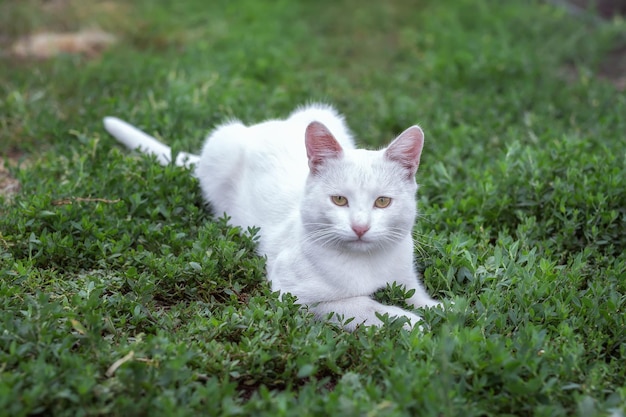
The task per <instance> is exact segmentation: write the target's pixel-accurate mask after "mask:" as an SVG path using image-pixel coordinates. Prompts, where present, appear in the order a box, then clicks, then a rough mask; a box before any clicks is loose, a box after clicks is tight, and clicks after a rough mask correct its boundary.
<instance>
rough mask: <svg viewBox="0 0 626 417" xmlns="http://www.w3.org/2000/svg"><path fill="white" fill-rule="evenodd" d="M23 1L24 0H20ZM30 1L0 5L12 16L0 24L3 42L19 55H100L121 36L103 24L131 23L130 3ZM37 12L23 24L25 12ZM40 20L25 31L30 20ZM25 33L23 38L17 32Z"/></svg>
mask: <svg viewBox="0 0 626 417" xmlns="http://www.w3.org/2000/svg"><path fill="white" fill-rule="evenodd" d="M20 1H22V0H20ZM24 1H28V2H29V3H28V4H22V5H21V6H20V7H18V6H19V5H16V4H15V3H14V5H13V6H11V4H10V3H9V4H4V5H1V6H0V13H1V12H2V10H4V13H7V14H8V15H9V16H11V15H15V17H16V19H14V20H13V21H14V22H15V23H14V26H15V27H13V28H11V27H9V26H10V25H11V23H10V22H13V21H12V20H8V21H7V22H5V23H6V24H7V27H6V28H4V29H5V30H2V28H0V44H2V45H3V46H4V47H5V50H6V51H8V53H9V54H10V55H12V56H14V57H17V58H30V59H48V58H52V57H54V56H57V55H59V54H79V55H83V56H86V57H88V58H93V57H97V56H98V55H100V53H101V52H102V51H104V50H105V49H106V48H108V47H109V46H111V45H112V44H114V43H115V42H116V41H117V36H115V35H114V34H113V33H111V32H109V31H105V30H102V29H100V28H101V27H103V26H104V27H114V28H116V27H119V26H120V25H122V26H126V25H128V19H129V17H128V16H129V13H128V9H129V7H130V6H129V4H127V3H126V2H121V1H112V0H24ZM25 13H26V16H30V15H32V16H34V17H30V18H29V19H27V20H25V21H24V23H23V24H21V23H20V22H21V20H20V19H25V18H24V16H25ZM33 21H37V22H39V23H38V25H37V26H36V27H31V28H30V30H29V29H27V31H26V32H24V31H23V29H20V28H23V27H24V26H26V27H28V26H30V22H33ZM27 23H29V24H27ZM18 34H19V35H23V36H20V37H19V38H17V37H16V35H18Z"/></svg>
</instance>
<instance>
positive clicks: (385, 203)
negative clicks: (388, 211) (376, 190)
mask: <svg viewBox="0 0 626 417" xmlns="http://www.w3.org/2000/svg"><path fill="white" fill-rule="evenodd" d="M389 204H391V198H389V197H378V198H377V199H376V201H374V206H375V207H377V208H387V207H389Z"/></svg>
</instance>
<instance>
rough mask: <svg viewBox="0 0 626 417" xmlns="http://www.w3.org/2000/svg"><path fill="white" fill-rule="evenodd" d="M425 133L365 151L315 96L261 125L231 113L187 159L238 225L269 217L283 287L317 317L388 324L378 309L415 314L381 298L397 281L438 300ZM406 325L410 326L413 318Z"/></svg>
mask: <svg viewBox="0 0 626 417" xmlns="http://www.w3.org/2000/svg"><path fill="white" fill-rule="evenodd" d="M104 124H105V127H106V129H107V130H108V131H109V133H111V134H112V135H113V136H115V137H116V138H117V139H118V140H119V141H121V142H122V143H124V144H125V145H126V146H128V147H129V148H131V149H137V148H140V149H141V150H142V151H143V152H146V153H151V154H154V155H156V156H157V158H158V160H159V162H161V163H163V164H167V163H169V161H170V160H171V149H170V148H169V147H167V146H165V145H163V144H161V143H160V142H158V141H157V140H156V139H154V138H152V137H150V136H148V135H146V134H145V133H143V132H141V131H139V130H137V129H135V128H134V127H132V126H130V125H128V124H127V123H125V122H123V121H121V120H119V119H116V118H113V117H107V118H105V119H104ZM423 140H424V136H423V133H422V130H421V129H420V128H419V127H418V126H412V127H410V128H408V129H407V130H405V131H404V132H403V133H402V134H401V135H400V136H398V137H397V138H396V139H395V140H394V141H393V142H392V143H391V144H390V145H389V146H388V147H387V148H386V149H384V150H380V151H369V150H363V149H355V146H354V141H353V139H352V136H351V134H350V132H349V130H348V128H347V126H346V124H345V122H344V120H343V118H342V117H341V116H339V115H338V114H337V112H336V111H335V110H334V109H333V108H331V107H329V106H325V105H320V104H314V105H309V106H306V107H303V108H300V109H297V110H296V111H295V112H293V113H292V114H291V115H290V116H289V118H287V119H286V120H270V121H266V122H263V123H259V124H256V125H252V126H245V125H244V124H243V123H241V122H239V121H231V122H228V123H225V124H223V125H221V126H219V127H217V128H216V129H215V130H214V131H213V133H211V135H209V137H208V139H207V140H206V143H205V145H204V148H203V149H202V153H201V155H200V156H196V155H191V154H186V153H181V154H179V155H178V158H177V160H176V163H177V164H178V165H188V166H190V165H196V168H195V175H196V176H197V177H198V179H199V181H200V186H201V188H202V193H203V195H204V197H205V198H206V200H207V201H208V202H209V203H210V205H211V207H212V209H213V212H214V213H215V214H216V215H221V214H223V213H226V214H227V215H228V216H230V222H231V224H233V225H235V226H241V227H242V228H244V229H246V228H248V227H250V226H259V227H260V243H259V252H260V254H262V255H266V256H267V275H268V279H269V280H270V281H271V285H272V289H273V290H274V291H280V292H281V293H291V294H292V295H294V296H296V297H297V299H298V302H299V303H301V304H304V305H306V306H308V309H309V311H311V312H313V313H314V314H315V316H317V317H318V318H324V317H327V316H330V315H331V313H335V314H334V315H333V318H332V319H333V320H335V321H340V319H341V318H343V319H344V320H348V319H351V318H354V320H352V321H349V322H348V323H344V324H343V325H344V327H345V328H346V329H348V330H354V329H355V328H356V327H357V325H359V324H365V325H377V326H378V325H381V324H382V321H381V320H380V318H379V317H378V316H377V315H385V314H388V315H389V316H390V317H397V316H404V317H407V318H408V319H409V321H410V324H411V325H415V324H416V323H417V322H418V321H419V320H420V318H419V316H417V315H416V314H414V313H412V312H409V311H406V310H403V309H401V308H399V307H394V306H387V305H383V304H381V303H379V302H377V301H375V300H373V299H372V298H371V295H372V293H374V292H375V291H376V290H378V289H380V288H382V287H385V285H386V284H387V283H393V282H395V283H396V284H399V285H403V286H405V287H406V289H407V290H414V293H413V295H412V296H411V297H410V298H409V299H408V300H407V302H408V304H410V305H412V306H413V307H431V306H435V305H438V304H439V303H438V302H436V301H434V300H433V299H432V298H430V297H429V296H428V294H427V293H426V292H425V291H424V289H423V287H422V286H421V284H420V282H419V278H418V275H417V273H416V272H415V267H414V264H413V262H414V261H413V239H412V236H411V231H412V227H413V223H414V221H415V216H416V200H415V194H416V192H417V184H416V183H415V173H416V171H417V167H418V165H419V160H420V155H421V152H422V145H423ZM406 327H410V325H407V326H406Z"/></svg>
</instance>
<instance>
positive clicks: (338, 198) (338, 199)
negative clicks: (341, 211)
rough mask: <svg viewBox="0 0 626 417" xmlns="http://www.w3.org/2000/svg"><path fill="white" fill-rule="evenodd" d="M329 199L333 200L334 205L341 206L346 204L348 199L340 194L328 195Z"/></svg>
mask: <svg viewBox="0 0 626 417" xmlns="http://www.w3.org/2000/svg"><path fill="white" fill-rule="evenodd" d="M330 198H331V200H333V203H335V204H336V205H338V206H340V207H342V206H345V205H347V204H348V199H347V198H345V197H344V196H342V195H334V196H332V197H330Z"/></svg>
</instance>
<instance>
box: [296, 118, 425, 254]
mask: <svg viewBox="0 0 626 417" xmlns="http://www.w3.org/2000/svg"><path fill="white" fill-rule="evenodd" d="M417 129H418V130H419V128H417ZM314 133H315V134H312V135H308V136H307V151H308V153H309V166H310V168H311V174H310V175H309V178H308V181H307V185H306V190H305V196H304V201H303V204H302V207H301V216H302V220H303V223H304V227H305V230H306V233H307V239H308V240H309V241H310V242H312V243H314V244H316V245H319V246H327V247H333V248H336V249H339V250H342V251H356V252H371V251H374V250H384V249H385V248H386V247H390V246H394V245H396V244H398V243H399V242H401V241H403V240H404V239H405V238H406V237H407V236H408V235H409V234H410V233H411V230H412V227H413V223H414V221H415V215H416V201H415V193H416V191H417V185H416V183H415V180H414V177H413V176H414V174H415V170H416V169H417V164H418V163H419V153H420V152H421V143H422V138H421V136H419V135H421V130H419V132H417V131H416V132H412V133H414V134H411V137H405V138H404V139H402V140H401V143H399V144H397V143H396V142H397V141H398V140H399V139H401V137H402V135H401V136H400V137H399V138H398V139H396V141H394V143H393V144H392V145H390V147H389V148H387V149H386V150H382V151H366V150H346V151H344V150H342V149H341V147H339V145H338V144H336V142H335V143H333V140H332V139H334V138H332V135H330V137H329V136H328V134H330V132H328V131H327V130H326V131H324V129H320V130H318V131H317V132H314ZM418 133H419V134H418ZM403 135H404V134H403ZM417 136H419V137H417ZM315 141H318V142H317V143H315ZM404 142H406V143H404ZM411 144H412V145H414V146H413V147H412V146H409V145H411ZM316 146H317V147H316ZM394 146H395V148H394ZM415 146H419V149H418V150H417V152H416V150H415ZM390 149H391V151H390ZM394 152H395V153H394Z"/></svg>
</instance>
